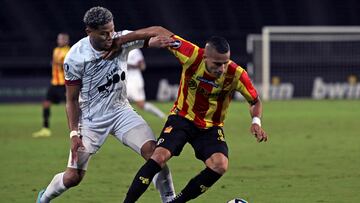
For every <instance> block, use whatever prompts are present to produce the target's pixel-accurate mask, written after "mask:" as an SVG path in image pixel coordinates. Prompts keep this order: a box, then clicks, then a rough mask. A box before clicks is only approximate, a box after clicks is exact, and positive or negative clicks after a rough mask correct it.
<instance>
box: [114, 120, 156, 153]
mask: <svg viewBox="0 0 360 203" xmlns="http://www.w3.org/2000/svg"><path fill="white" fill-rule="evenodd" d="M115 137H116V138H117V139H118V140H119V141H121V142H122V143H123V144H124V145H126V146H128V147H130V148H131V149H132V150H134V151H135V152H136V153H138V154H140V155H141V154H143V153H150V155H151V153H152V151H153V149H154V148H153V147H154V146H148V147H147V148H146V149H144V148H143V146H144V144H145V143H147V142H149V141H151V142H153V143H154V145H155V136H154V133H153V132H152V130H151V129H150V127H149V126H148V125H147V124H146V123H142V124H140V125H137V126H134V127H132V128H131V129H130V130H128V131H126V132H125V133H116V134H115Z"/></svg>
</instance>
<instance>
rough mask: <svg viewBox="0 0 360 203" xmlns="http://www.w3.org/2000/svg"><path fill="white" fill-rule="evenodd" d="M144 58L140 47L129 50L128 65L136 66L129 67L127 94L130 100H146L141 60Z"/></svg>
mask: <svg viewBox="0 0 360 203" xmlns="http://www.w3.org/2000/svg"><path fill="white" fill-rule="evenodd" d="M143 60H144V56H143V54H142V52H141V50H140V49H133V50H131V51H130V52H129V56H128V61H127V63H128V65H130V66H134V68H129V69H128V77H127V86H126V87H127V96H128V99H129V100H130V101H145V90H144V78H143V77H142V74H141V70H140V67H138V65H139V62H140V61H143Z"/></svg>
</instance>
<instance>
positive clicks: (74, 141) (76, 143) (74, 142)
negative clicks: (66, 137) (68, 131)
mask: <svg viewBox="0 0 360 203" xmlns="http://www.w3.org/2000/svg"><path fill="white" fill-rule="evenodd" d="M79 148H80V150H84V149H85V147H84V145H83V142H82V140H81V139H80V137H78V136H73V137H72V138H71V148H70V149H71V165H73V164H74V163H76V162H77V161H78V160H79V158H78V149H79Z"/></svg>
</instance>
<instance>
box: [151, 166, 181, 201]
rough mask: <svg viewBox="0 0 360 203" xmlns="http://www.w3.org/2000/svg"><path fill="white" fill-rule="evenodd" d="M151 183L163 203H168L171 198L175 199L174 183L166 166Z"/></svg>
mask: <svg viewBox="0 0 360 203" xmlns="http://www.w3.org/2000/svg"><path fill="white" fill-rule="evenodd" d="M153 183H154V185H155V187H156V189H157V190H159V192H160V197H161V200H162V202H163V203H166V202H170V201H171V200H172V199H173V198H175V196H176V195H175V189H174V183H173V180H172V176H171V173H170V170H169V168H168V167H167V166H165V167H164V168H163V169H162V170H161V171H160V172H159V173H157V174H156V175H155V176H154V178H153Z"/></svg>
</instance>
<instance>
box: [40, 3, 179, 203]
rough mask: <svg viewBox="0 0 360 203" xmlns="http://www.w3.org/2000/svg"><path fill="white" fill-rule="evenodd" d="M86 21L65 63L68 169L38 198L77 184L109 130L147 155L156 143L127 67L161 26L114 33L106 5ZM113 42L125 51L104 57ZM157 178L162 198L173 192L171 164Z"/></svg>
mask: <svg viewBox="0 0 360 203" xmlns="http://www.w3.org/2000/svg"><path fill="white" fill-rule="evenodd" d="M84 23H85V25H86V33H87V35H88V36H87V37H85V38H83V39H81V40H80V41H78V42H77V43H76V44H75V45H74V46H72V47H71V49H70V51H69V53H68V54H67V56H66V58H65V62H64V71H65V80H66V83H65V84H66V112H67V117H68V123H69V128H70V131H71V132H70V142H71V150H70V155H69V160H68V165H67V169H66V170H65V171H64V172H61V173H58V174H56V175H55V176H54V178H53V179H52V181H51V182H50V184H49V185H48V186H47V188H46V189H45V190H42V191H40V192H39V195H38V199H37V202H39V203H45V202H50V200H52V199H54V198H55V197H57V196H59V195H61V194H62V193H63V192H65V191H66V190H67V189H69V188H70V187H74V186H76V185H78V184H79V183H80V181H81V180H82V178H83V177H84V175H85V171H86V169H87V166H88V163H89V160H90V157H91V156H92V155H93V154H95V153H96V152H97V151H98V150H99V148H100V147H101V146H102V144H103V143H104V141H105V140H106V138H107V136H108V135H109V134H112V135H114V137H115V138H116V139H118V140H119V141H120V142H122V143H123V144H124V145H126V146H128V147H130V148H131V149H132V150H134V151H135V152H137V153H138V154H140V155H141V156H142V157H144V158H145V159H148V158H149V157H150V156H151V154H152V153H153V150H154V148H155V137H154V135H153V133H152V131H151V129H150V127H149V126H148V125H147V123H146V122H145V121H144V120H143V119H142V118H141V117H140V116H139V115H138V114H137V113H136V112H135V111H134V110H133V108H132V107H131V106H130V104H129V102H128V100H127V98H126V78H127V74H126V72H127V55H128V53H129V51H130V50H132V49H135V48H140V47H143V46H146V45H148V44H149V43H148V42H149V41H151V40H152V38H151V37H157V36H159V35H161V34H159V33H160V32H159V29H160V30H161V27H158V26H154V27H149V28H144V29H140V30H137V31H134V32H130V31H122V32H114V22H113V16H112V14H111V12H110V11H109V10H108V9H106V8H103V7H93V8H91V9H90V10H88V11H87V12H86V14H85V16H84ZM114 38H116V39H114ZM157 38H159V37H157ZM112 43H116V44H117V45H122V46H121V50H118V54H117V55H116V57H113V58H112V59H104V58H103V56H104V54H105V53H106V51H107V50H109V49H110V47H111V46H112ZM170 43H171V42H170V40H168V41H166V40H164V41H163V42H162V44H161V43H160V44H157V45H158V46H157V45H152V46H154V47H165V46H168V45H169V44H170ZM114 161H117V160H114ZM119 173H120V171H119ZM144 181H146V180H144ZM154 183H155V186H156V188H157V189H158V190H159V191H160V196H161V198H162V201H163V202H167V201H169V200H170V199H171V198H173V197H174V196H175V191H174V187H173V182H172V178H171V174H170V171H169V169H168V168H165V170H162V171H161V172H159V173H158V176H157V180H156V181H154Z"/></svg>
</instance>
